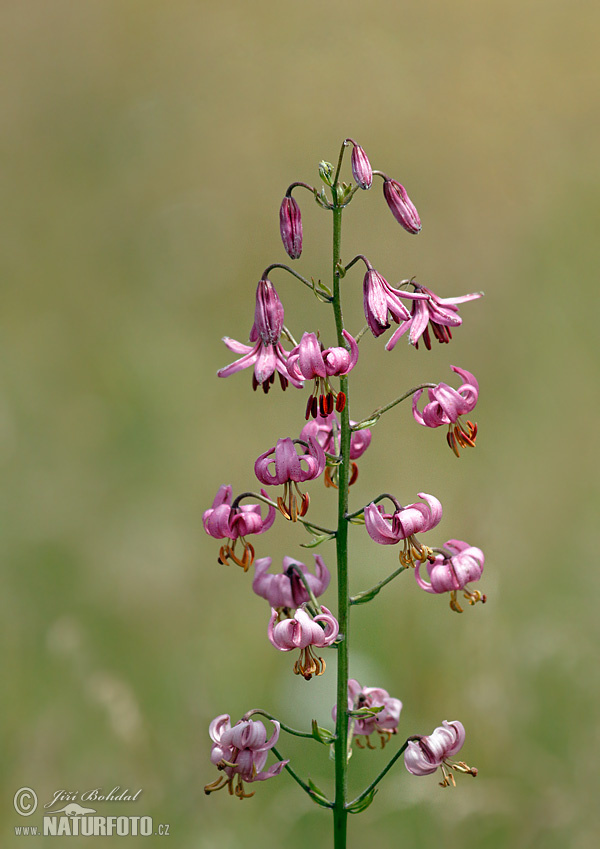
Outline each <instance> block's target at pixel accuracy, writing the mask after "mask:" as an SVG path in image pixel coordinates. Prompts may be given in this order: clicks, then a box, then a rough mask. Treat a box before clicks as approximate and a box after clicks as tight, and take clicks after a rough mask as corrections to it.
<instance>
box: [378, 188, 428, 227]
mask: <svg viewBox="0 0 600 849" xmlns="http://www.w3.org/2000/svg"><path fill="white" fill-rule="evenodd" d="M383 194H384V195H385V199H386V201H387V205H388V206H389V208H390V210H391V212H392V215H393V216H394V218H395V219H396V221H397V222H398V224H401V225H402V226H403V227H404V229H405V230H406V231H407V233H413V234H416V233H418V232H419V231H420V229H421V219H420V218H419V213H418V212H417V210H416V208H415V205H414V203H413V202H412V201H411V199H410V198H409V196H408V194H407V193H406V189H405V188H404V186H401V185H400V183H397V182H396V180H389V179H388V180H384V182H383Z"/></svg>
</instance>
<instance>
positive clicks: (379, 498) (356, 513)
mask: <svg viewBox="0 0 600 849" xmlns="http://www.w3.org/2000/svg"><path fill="white" fill-rule="evenodd" d="M384 498H389V499H390V501H391V502H392V504H393V505H394V507H395V508H396V510H401V509H402V508H401V507H400V503H399V501H398V499H397V498H396V497H395V496H394V495H390V493H389V492H382V493H381V495H378V496H377V498H374V499H373V501H369V504H379V502H380V501H383V499H384ZM263 500H264V499H263ZM367 506H368V505H366V504H365V507H367ZM365 507H361V508H360V510H355V511H354V513H346V519H347V520H348V521H349V522H350V521H352V519H356V517H357V516H360V515H361V514H362V513H364V509H365Z"/></svg>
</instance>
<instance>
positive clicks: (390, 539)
mask: <svg viewBox="0 0 600 849" xmlns="http://www.w3.org/2000/svg"><path fill="white" fill-rule="evenodd" d="M364 515H365V528H366V530H367V533H368V534H369V536H370V537H371V539H373V540H375V542H378V543H379V544H380V545H395V544H396V543H397V542H399V541H400V539H402V537H399V536H398V534H397V533H394V531H393V530H392V525H391V523H390V521H389V519H391V516H388V515H386V514H384V513H383V508H382V507H380V506H378V505H377V504H374V503H373V504H369V505H368V506H367V507H365V510H364Z"/></svg>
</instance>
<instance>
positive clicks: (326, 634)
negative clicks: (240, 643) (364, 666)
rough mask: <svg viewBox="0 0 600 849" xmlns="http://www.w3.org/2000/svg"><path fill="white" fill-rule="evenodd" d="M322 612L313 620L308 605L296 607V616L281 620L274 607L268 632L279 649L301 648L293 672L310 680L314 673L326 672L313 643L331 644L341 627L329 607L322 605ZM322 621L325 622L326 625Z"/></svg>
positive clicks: (317, 644)
mask: <svg viewBox="0 0 600 849" xmlns="http://www.w3.org/2000/svg"><path fill="white" fill-rule="evenodd" d="M321 611H322V612H321V613H320V614H319V615H318V616H315V617H314V618H313V619H311V617H310V616H309V615H308V613H307V612H306V610H305V606H302V607H299V608H298V610H296V612H295V614H294V618H293V619H283V620H282V621H278V619H279V614H278V612H277V611H276V610H275V609H274V608H271V619H270V620H269V627H268V631H267V633H268V636H269V640H270V641H271V643H272V644H273V645H274V646H275V648H276V649H279V651H293V650H294V649H300V658H299V659H298V660H297V661H296V663H295V664H294V674H296V675H302V676H303V678H305V680H306V681H310V679H311V678H312V676H313V675H317V676H318V675H322V674H323V673H324V672H325V661H324V660H323V658H322V657H317V656H316V655H315V653H314V652H313V651H312V646H317V648H323V647H325V646H330V645H331V644H332V643H334V642H335V640H336V638H337V635H338V633H339V630H340V626H339V625H338V622H337V619H336V618H335V616H334V615H333V614H332V612H331V611H330V610H328V609H327V608H326V607H321ZM319 622H322V623H323V625H324V627H323V628H322V627H321V626H320V625H319Z"/></svg>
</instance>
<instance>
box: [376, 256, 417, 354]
mask: <svg viewBox="0 0 600 849" xmlns="http://www.w3.org/2000/svg"><path fill="white" fill-rule="evenodd" d="M364 261H365V263H366V265H367V271H366V274H365V276H364V279H363V305H364V310H365V318H366V320H367V324H368V325H369V330H370V331H371V333H372V334H373V336H375V337H377V336H381V334H382V333H385V331H386V330H388V329H389V327H390V319H389V318H388V315H389V316H391V319H392V320H393V321H395V322H396V324H400V322H402V324H400V326H401V327H402V326H404V324H406V322H407V321H410V313H409V312H408V310H407V309H406V307H405V306H404V304H403V303H402V301H401V300H400V297H403V298H405V297H407V296H408V297H409V298H414V299H415V300H426V299H427V296H426V295H424V294H423V293H421V292H415V293H413V292H408V293H406V292H400V291H399V290H398V289H393V288H392V287H391V286H390V284H389V283H388V282H387V280H386V279H385V277H383V275H381V274H380V273H379V272H378V271H375V269H374V268H373V266H372V265H371V263H370V262H369V261H368V260H364ZM397 332H398V331H396V333H397ZM395 335H396V334H394V336H395ZM386 347H387V346H386Z"/></svg>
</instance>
